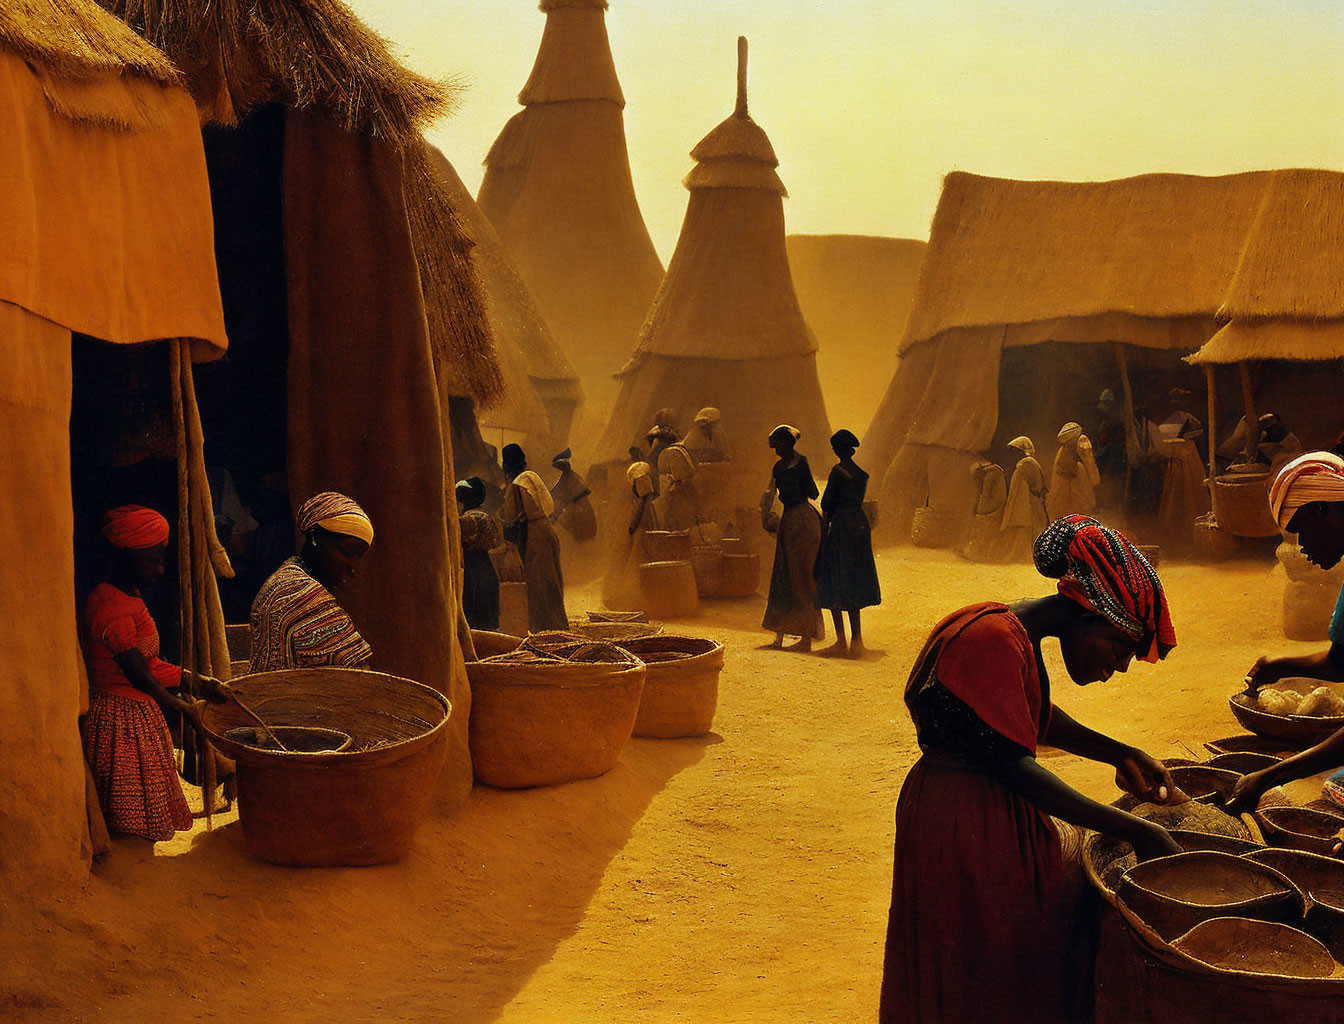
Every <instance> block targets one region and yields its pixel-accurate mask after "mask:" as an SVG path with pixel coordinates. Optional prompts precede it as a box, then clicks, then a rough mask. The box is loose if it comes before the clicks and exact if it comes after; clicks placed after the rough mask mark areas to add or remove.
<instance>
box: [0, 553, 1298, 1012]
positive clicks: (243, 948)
mask: <svg viewBox="0 0 1344 1024" xmlns="http://www.w3.org/2000/svg"><path fill="white" fill-rule="evenodd" d="M879 565H880V571H881V575H882V580H883V586H884V594H885V597H886V601H885V604H884V605H883V608H882V609H881V610H879V611H878V612H877V613H876V614H873V615H870V616H869V620H870V621H869V623H868V630H867V632H868V637H867V639H868V642H869V646H870V647H871V648H874V649H876V650H878V651H880V652H882V653H881V656H879V657H875V658H874V659H873V660H870V661H867V662H863V663H858V664H855V663H848V662H831V661H826V660H823V659H820V658H814V657H805V656H801V655H792V654H786V653H778V652H766V651H759V650H756V649H754V648H755V645H756V644H758V643H760V642H762V641H763V640H765V639H766V637H765V635H764V634H762V633H760V632H758V631H757V630H756V629H755V625H756V623H757V622H759V616H760V606H759V602H742V603H737V604H734V605H731V606H722V605H720V606H713V607H712V611H711V613H710V614H706V615H704V616H702V617H700V618H699V619H697V620H695V621H694V623H693V624H692V623H687V629H688V631H691V632H696V633H700V634H704V635H710V636H714V637H716V638H718V639H722V640H723V641H725V643H727V645H728V647H729V652H728V662H727V667H726V669H725V672H724V675H723V680H722V685H721V690H720V705H719V714H718V717H717V719H716V723H715V730H716V731H715V733H714V734H713V735H711V736H710V737H707V738H705V739H703V740H680V741H652V740H635V741H632V743H631V745H630V746H629V747H628V748H627V750H626V752H625V753H624V754H623V755H622V759H621V762H620V764H619V765H618V767H617V768H616V769H615V770H613V771H612V772H610V773H609V774H608V775H606V776H604V777H603V778H601V779H595V780H591V781H588V782H583V783H576V784H573V785H570V786H563V787H557V788H553V789H545V790H531V791H525V792H516V793H506V792H499V791H494V790H489V789H484V788H478V789H477V790H476V791H475V793H474V794H473V797H472V800H471V802H470V803H469V805H468V806H467V808H466V809H465V810H464V811H463V812H461V813H460V814H459V815H457V816H455V817H454V818H451V819H448V818H443V817H436V818H435V819H433V820H431V821H430V822H429V823H427V825H426V827H425V828H424V829H423V830H422V832H421V834H420V836H419V838H418V840H417V844H416V847H415V849H414V850H413V852H412V855H411V856H410V857H409V858H408V859H407V860H406V861H405V862H404V863H402V864H400V865H393V866H389V867H382V868H368V869H334V870H319V871H302V870H287V869H281V868H276V867H271V866H268V865H264V864H258V863H256V862H254V861H252V860H250V859H249V858H247V856H246V855H245V854H244V853H243V852H242V849H241V844H240V837H239V836H238V834H237V832H238V829H237V825H236V824H233V825H228V826H226V827H223V828H218V827H217V828H216V830H215V831H214V832H213V833H211V834H208V835H195V836H191V837H186V838H183V839H179V840H178V841H176V842H174V843H172V844H160V846H159V848H158V851H157V852H158V853H159V854H160V855H159V856H153V855H151V852H150V851H149V850H147V849H144V848H140V849H135V848H132V847H125V848H122V849H119V850H118V853H117V855H116V856H115V857H114V858H113V859H112V860H111V861H110V862H109V863H107V864H106V865H103V866H100V867H99V868H98V869H97V870H96V872H95V874H94V877H93V878H91V879H90V881H89V883H88V885H87V886H86V887H85V888H84V890H83V891H80V892H77V893H70V894H68V895H65V896H63V897H62V899H61V900H60V901H59V902H56V901H46V902H44V903H42V904H41V905H38V904H36V903H31V902H30V903H23V902H20V903H13V904H10V905H8V906H5V907H0V936H3V938H2V939H0V943H2V944H3V945H0V1017H4V1018H5V1019H13V1020H15V1021H97V1022H99V1024H102V1022H108V1024H116V1022H121V1021H127V1022H129V1021H141V1020H145V1019H157V1020H161V1021H168V1022H175V1021H191V1020H219V1021H234V1020H240V1019H244V1018H245V1017H246V1016H248V1015H251V1014H257V1013H259V1012H262V1011H264V1012H265V1015H266V1016H268V1017H269V1018H270V1019H274V1020H285V1021H314V1022H326V1021H331V1022H336V1021H340V1022H342V1024H354V1022H364V1021H368V1022H375V1021H395V1020H453V1021H463V1022H475V1021H491V1020H503V1021H517V1022H536V1021H596V1022H604V1021H610V1022H625V1021H628V1020H631V1019H632V1018H634V1017H635V1016H636V1015H638V1016H639V1017H641V1018H642V1019H644V1020H647V1021H675V1020H708V1019H714V1020H731V1021H837V1022H839V1021H844V1022H850V1021H861V1020H867V1019H872V1018H873V1016H874V1015H875V1011H876V999H877V987H878V981H879V973H880V965H881V951H882V940H883V932H884V929H885V919H886V909H887V900H888V895H889V887H890V872H891V840H892V812H893V808H894V803H895V798H896V794H897V791H898V789H899V786H900V782H901V779H902V778H903V777H904V774H905V772H906V771H907V770H908V768H909V766H910V765H911V763H912V762H913V760H914V758H915V756H916V748H915V746H914V738H913V730H912V728H911V726H910V723H909V720H908V719H907V717H906V715H905V712H904V708H903V706H902V704H901V701H900V694H901V689H902V686H903V683H904V678H905V673H906V671H907V670H908V668H909V664H910V661H911V659H912V658H913V656H914V654H915V653H916V651H917V649H918V647H919V646H920V644H921V643H922V641H923V639H924V637H925V636H926V634H927V632H928V629H929V628H930V626H931V625H932V624H933V623H934V622H935V621H937V619H938V618H940V617H941V615H942V614H944V613H945V612H947V611H949V610H951V609H953V608H955V607H958V606H960V605H962V604H966V603H969V602H971V601H974V600H982V599H1005V600H1011V599H1014V598H1016V597H1020V596H1023V595H1033V594H1039V593H1045V592H1047V590H1048V584H1046V583H1045V582H1044V581H1042V580H1040V578H1039V577H1036V576H1035V574H1034V573H1033V572H1032V571H1031V570H1029V569H1028V568H1026V567H1020V568H1018V567H1014V568H986V567H981V566H972V565H969V564H967V563H964V562H961V561H959V560H956V559H954V558H951V557H949V556H947V555H945V554H941V553H932V552H920V551H914V550H910V549H905V550H902V551H899V552H897V551H889V552H885V553H884V554H883V555H882V557H881V558H880V560H879ZM1164 568H1165V571H1164V572H1163V577H1164V580H1165V581H1166V583H1167V586H1168V590H1169V592H1170V594H1171V596H1172V600H1173V606H1174V610H1175V618H1176V628H1177V632H1178V635H1179V637H1180V647H1179V649H1178V651H1177V652H1176V653H1175V654H1174V655H1173V656H1172V658H1171V659H1169V660H1168V661H1167V662H1166V663H1165V664H1164V665H1162V666H1161V667H1159V668H1156V669H1154V668H1151V667H1149V666H1139V667H1136V668H1135V669H1133V670H1131V672H1130V673H1129V674H1128V676H1117V677H1116V678H1115V679H1114V680H1112V681H1111V683H1109V684H1106V685H1103V686H1094V687H1090V688H1088V689H1086V690H1083V689H1079V688H1078V687H1075V686H1073V685H1072V684H1070V683H1069V682H1067V680H1066V679H1065V677H1064V675H1063V670H1062V667H1061V666H1060V665H1059V662H1058V657H1057V652H1055V651H1048V657H1047V660H1048V662H1049V663H1050V664H1051V666H1052V668H1053V671H1052V676H1053V678H1054V680H1055V694H1054V696H1055V698H1056V700H1057V701H1058V702H1059V703H1060V704H1061V705H1063V706H1065V707H1066V708H1068V710H1069V711H1070V712H1071V713H1073V714H1075V715H1076V717H1078V718H1080V719H1081V720H1082V721H1084V722H1086V723H1088V724H1092V725H1096V726H1101V727H1104V728H1106V729H1108V730H1109V731H1111V732H1113V733H1114V734H1116V735H1117V736H1119V737H1121V738H1124V739H1127V740H1130V741H1133V742H1139V743H1141V744H1142V745H1144V746H1146V747H1147V748H1148V749H1150V750H1151V751H1152V752H1153V753H1155V754H1158V755H1182V754H1184V753H1185V752H1186V751H1185V749H1184V748H1183V747H1182V746H1181V745H1180V744H1181V743H1182V742H1184V743H1187V744H1189V745H1190V746H1191V747H1193V748H1195V749H1199V743H1200V742H1201V741H1202V740H1205V739H1212V738H1215V737H1218V736H1224V735H1228V734H1231V733H1235V732H1238V731H1240V730H1239V729H1238V727H1237V726H1236V723H1235V722H1234V721H1233V720H1232V718H1231V716H1230V714H1229V712H1228V711H1227V708H1226V703H1225V701H1226V695H1227V694H1228V693H1229V692H1231V690H1232V688H1233V687H1234V686H1235V685H1236V683H1237V680H1239V679H1240V677H1241V674H1242V673H1243V672H1244V670H1245V669H1246V668H1247V667H1248V666H1249V664H1250V663H1251V661H1252V660H1253V659H1254V657H1255V655H1256V654H1258V653H1260V652H1262V651H1264V650H1287V649H1295V648H1300V649H1305V648H1306V647H1309V645H1293V644H1289V643H1287V642H1285V641H1282V640H1281V639H1279V633H1278V603H1279V590H1278V585H1277V581H1272V580H1271V575H1270V571H1269V568H1268V566H1267V565H1263V564H1244V565H1241V566H1238V567H1235V568H1227V569H1222V568H1218V569H1208V568H1199V567H1194V566H1175V567H1164ZM594 599H595V594H594V588H593V587H591V586H590V587H586V588H582V589H580V590H579V591H578V592H576V593H574V594H573V595H572V596H571V598H570V606H571V608H572V609H582V608H587V607H595V603H594ZM711 623H712V625H711ZM1046 756H1047V760H1046V763H1047V764H1048V765H1050V766H1051V767H1052V768H1054V769H1055V770H1057V771H1059V772H1060V773H1061V774H1063V775H1064V776H1065V777H1066V778H1068V779H1069V780H1070V781H1072V782H1075V783H1077V784H1079V785H1081V786H1083V787H1084V788H1085V789H1086V790H1088V791H1089V792H1091V793H1092V794H1093V795H1096V796H1099V797H1106V798H1109V797H1110V796H1111V795H1113V791H1112V789H1111V787H1110V774H1111V773H1110V772H1109V771H1108V770H1107V769H1106V768H1104V767H1102V766H1096V765H1089V764H1088V763H1086V762H1082V761H1080V760H1079V759H1077V758H1073V757H1069V756H1066V755H1054V756H1049V755H1046ZM169 853H174V854H177V856H165V855H164V854H169Z"/></svg>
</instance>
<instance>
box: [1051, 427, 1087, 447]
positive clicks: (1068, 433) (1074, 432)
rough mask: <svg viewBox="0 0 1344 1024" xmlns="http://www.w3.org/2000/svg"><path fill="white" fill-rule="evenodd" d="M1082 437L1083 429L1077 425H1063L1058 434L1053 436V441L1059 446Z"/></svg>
mask: <svg viewBox="0 0 1344 1024" xmlns="http://www.w3.org/2000/svg"><path fill="white" fill-rule="evenodd" d="M1082 436H1083V428H1082V427H1081V426H1079V425H1078V424H1077V423H1065V424H1064V426H1062V427H1060V428H1059V433H1058V434H1056V435H1055V440H1056V441H1059V442H1060V443H1061V444H1062V443H1064V442H1066V441H1076V440H1078V438H1080V437H1082Z"/></svg>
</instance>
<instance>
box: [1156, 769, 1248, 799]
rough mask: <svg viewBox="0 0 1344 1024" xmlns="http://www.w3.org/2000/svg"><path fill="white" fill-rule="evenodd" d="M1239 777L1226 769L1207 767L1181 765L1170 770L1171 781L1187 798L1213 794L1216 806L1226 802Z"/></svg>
mask: <svg viewBox="0 0 1344 1024" xmlns="http://www.w3.org/2000/svg"><path fill="white" fill-rule="evenodd" d="M1240 779H1241V775H1240V774H1238V773H1237V772H1234V771H1229V770H1228V769H1226V768H1212V767H1210V766H1208V765H1203V764H1195V765H1181V766H1177V767H1175V768H1172V769H1171V781H1172V782H1174V783H1176V785H1177V786H1178V787H1179V788H1180V789H1182V790H1184V791H1185V794H1186V795H1187V796H1189V797H1192V798H1194V797H1201V796H1208V795H1210V794H1214V795H1215V796H1216V797H1217V799H1216V801H1215V803H1216V804H1218V805H1221V804H1224V803H1226V802H1227V798H1228V797H1229V796H1231V795H1232V788H1233V787H1234V786H1236V784H1237V782H1238V781H1240Z"/></svg>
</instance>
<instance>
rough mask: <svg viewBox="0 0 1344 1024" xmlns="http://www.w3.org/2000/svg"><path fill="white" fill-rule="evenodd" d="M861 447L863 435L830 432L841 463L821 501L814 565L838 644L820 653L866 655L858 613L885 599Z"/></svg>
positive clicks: (820, 600) (821, 600) (822, 602)
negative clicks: (858, 456) (858, 458)
mask: <svg viewBox="0 0 1344 1024" xmlns="http://www.w3.org/2000/svg"><path fill="white" fill-rule="evenodd" d="M858 446H859V439H858V438H857V437H855V436H854V435H853V434H852V433H850V432H849V431H848V430H838V431H836V432H835V433H834V434H833V435H832V436H831V450H832V451H834V452H835V455H836V457H837V458H838V459H839V460H840V461H839V462H838V463H837V464H836V465H835V467H834V468H833V469H832V470H831V475H830V477H829V478H828V479H827V481H826V493H825V494H824V495H823V496H822V499H821V517H822V532H821V548H820V550H819V551H818V552H817V564H816V569H815V575H816V578H817V604H818V605H819V606H820V607H822V608H824V609H826V610H827V611H829V612H830V613H831V620H832V621H833V622H834V623H835V643H834V644H832V645H831V646H830V647H828V648H826V650H824V651H822V652H821V653H822V654H824V655H828V656H832V657H846V656H848V657H851V658H861V657H863V650H864V648H863V632H862V626H861V624H860V618H859V613H860V611H861V609H864V608H871V607H872V606H874V605H878V604H881V603H882V590H881V588H880V586H879V585H878V582H877V563H876V562H875V561H874V560H873V537H872V528H871V526H870V525H869V523H868V516H867V515H866V514H865V513H864V511H863V498H864V495H865V494H866V493H867V491H868V474H867V473H865V472H864V471H863V470H862V469H860V468H859V467H858V466H857V465H855V464H854V450H855V449H856V448H858ZM846 612H848V613H849V632H850V639H849V641H848V642H846V640H845V620H844V614H845V613H846Z"/></svg>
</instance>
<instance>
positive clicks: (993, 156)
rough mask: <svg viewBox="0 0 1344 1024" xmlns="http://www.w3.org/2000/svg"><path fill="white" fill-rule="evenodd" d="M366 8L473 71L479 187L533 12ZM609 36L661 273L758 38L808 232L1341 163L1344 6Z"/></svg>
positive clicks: (811, 8)
mask: <svg viewBox="0 0 1344 1024" xmlns="http://www.w3.org/2000/svg"><path fill="white" fill-rule="evenodd" d="M350 2H351V4H352V6H353V7H354V8H355V10H356V11H357V12H358V13H359V14H360V15H361V16H363V17H364V18H365V19H366V20H367V21H368V22H369V23H370V24H371V25H372V26H373V27H374V28H375V29H377V30H378V31H379V32H381V33H382V34H383V35H385V36H387V37H388V38H389V39H391V40H392V42H393V43H394V45H395V47H396V49H397V50H398V51H399V52H400V53H401V54H402V55H403V56H404V57H405V58H406V59H407V61H408V63H409V64H411V65H412V66H413V67H415V68H416V69H417V70H419V71H422V72H424V73H427V74H431V75H435V76H441V75H448V74H461V75H463V76H465V78H466V80H467V82H468V83H469V90H468V92H467V94H466V102H465V104H464V106H463V108H462V110H461V111H460V113H458V115H457V116H456V117H454V118H452V119H451V120H449V121H446V122H445V123H444V124H443V125H442V126H441V127H440V128H439V130H438V131H436V132H435V133H434V140H435V142H437V143H438V144H439V145H440V146H442V147H443V149H444V151H445V152H446V153H447V155H448V157H449V159H450V160H452V161H453V163H454V165H455V166H456V167H457V170H458V172H459V173H460V174H461V175H462V178H463V179H464V180H465V181H466V183H467V185H468V187H470V188H471V189H472V190H473V191H475V189H476V188H477V186H478V185H479V184H480V178H481V166H480V164H481V160H482V159H483V158H484V156H485V153H486V151H487V150H488V149H489V147H490V144H491V142H493V141H494V138H495V136H496V135H497V134H498V133H499V130H500V128H501V127H502V126H503V124H504V122H505V121H506V120H507V119H508V118H509V117H510V116H511V115H512V114H513V113H514V112H515V111H516V110H517V109H518V105H517V94H518V91H519V90H520V89H521V88H522V86H523V83H524V82H525V81H526V80H527V76H528V72H529V71H530V70H531V67H532V59H533V56H534V55H535V53H536V49H537V43H538V41H539V40H540V38H541V30H542V26H543V24H544V21H545V16H544V15H543V14H542V13H541V12H540V11H538V10H537V6H536V2H535V0H454V2H452V3H449V2H447V0H350ZM607 31H608V33H609V35H610V37H611V47H612V52H613V54H614V55H615V58H616V70H617V72H618V73H619V74H620V77H621V85H622V88H623V89H624V91H625V97H626V108H625V130H626V136H627V139H628V140H629V145H630V162H631V168H632V170H633V173H634V180H635V189H636V191H637V192H638V194H639V200H640V205H641V207H642V208H643V211H644V218H645V220H646V221H647V222H648V225H649V231H650V232H651V233H652V235H653V240H654V243H655V244H656V245H657V246H658V249H659V251H660V252H661V253H662V254H663V258H664V260H666V259H667V258H668V257H669V256H670V255H671V253H672V248H673V247H674V246H675V244H676V238H677V232H678V231H679V230H680V227H681V218H682V215H683V213H684V212H685V207H686V192H685V190H684V189H683V188H682V187H681V179H682V177H683V176H684V175H685V174H686V172H687V171H688V170H689V169H690V158H689V157H688V155H687V154H688V152H689V151H690V149H691V147H692V146H693V145H694V144H695V143H696V142H697V141H698V140H699V139H700V138H701V137H702V136H703V135H705V133H706V132H708V131H709V130H710V129H711V128H713V127H714V125H716V124H717V123H718V122H719V121H720V120H722V119H723V118H724V117H726V116H727V115H728V114H729V113H730V112H731V110H732V105H733V93H734V87H735V86H734V63H735V60H736V45H735V40H736V37H737V36H738V35H745V36H747V37H748V39H749V40H750V41H751V62H750V68H751V75H750V79H751V80H750V89H751V112H752V116H753V117H754V118H755V119H756V120H757V122H759V123H760V124H761V126H762V127H764V128H765V130H766V131H767V132H768V133H769V135H770V138H771V140H772V141H773V142H774V146H775V151H776V152H777V153H778V155H779V159H780V175H781V176H782V177H783V179H784V182H785V184H786V185H787V186H788V188H789V192H790V196H791V198H790V199H789V200H788V202H787V205H786V206H785V215H786V217H787V218H788V229H789V231H791V232H815V233H828V232H853V233H862V234H880V235H897V236H904V237H912V238H925V237H927V235H928V225H929V220H930V218H931V217H932V215H933V209H934V206H935V205H936V203H937V199H938V191H939V187H940V182H941V179H942V176H943V175H944V174H946V173H947V172H948V171H950V170H954V169H955V170H967V171H976V172H979V173H984V174H995V175H1005V176H1010V177H1023V178H1068V179H1089V178H1090V179H1096V178H1113V177H1123V176H1125V175H1130V174H1140V173H1144V172H1147V171H1159V170H1162V171H1184V172H1189V173H1195V174H1221V173H1227V172H1232V171H1241V170H1249V169H1252V168H1261V167H1289V166H1313V167H1329V168H1334V169H1344V0H1072V2H1063V0H1060V2H1055V0H857V2H851V3H846V2H844V0H719V2H709V0H611V9H610V10H609V11H608V12H607Z"/></svg>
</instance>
